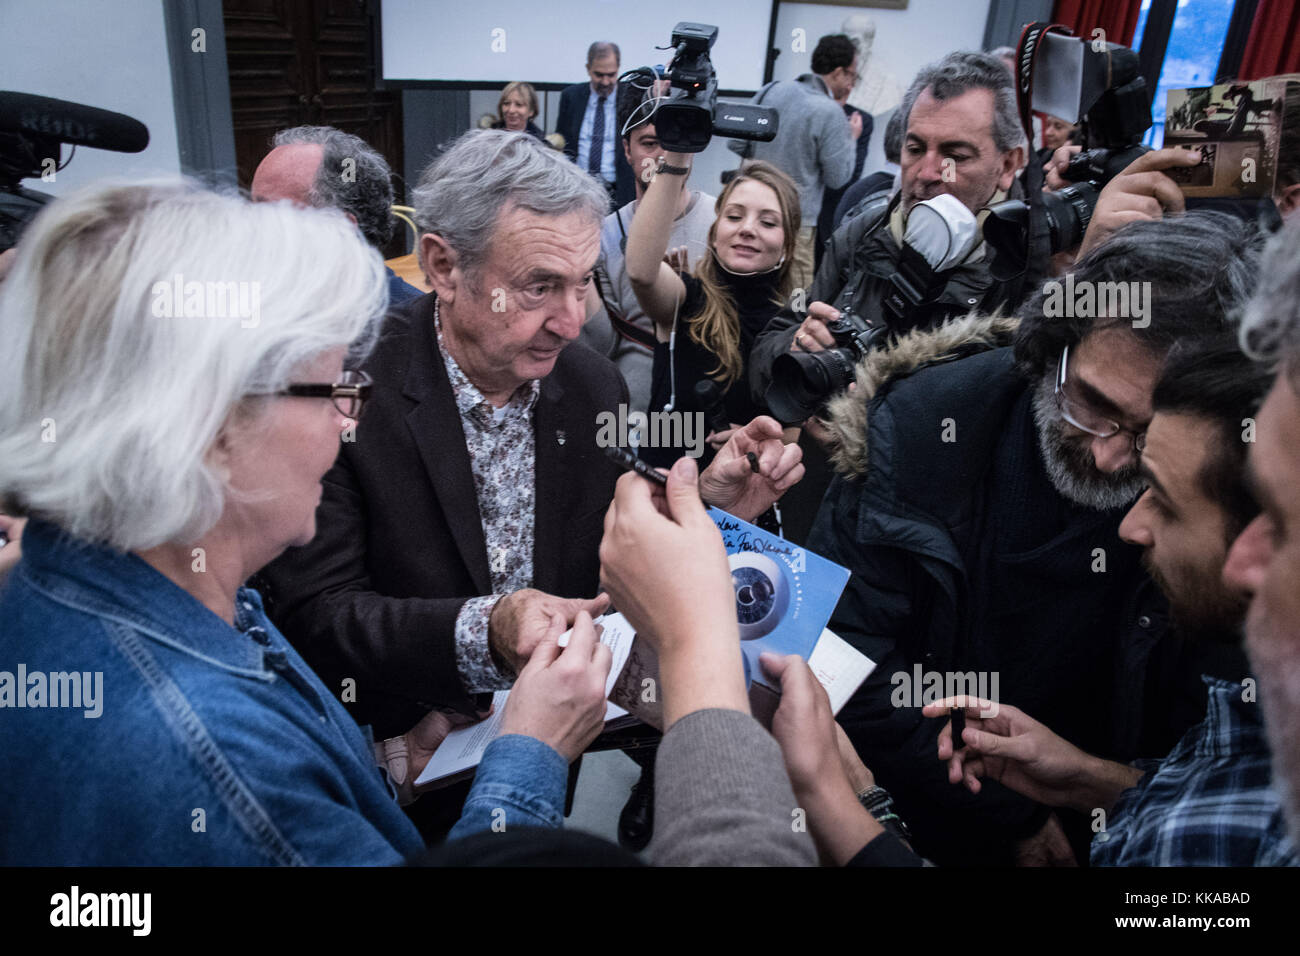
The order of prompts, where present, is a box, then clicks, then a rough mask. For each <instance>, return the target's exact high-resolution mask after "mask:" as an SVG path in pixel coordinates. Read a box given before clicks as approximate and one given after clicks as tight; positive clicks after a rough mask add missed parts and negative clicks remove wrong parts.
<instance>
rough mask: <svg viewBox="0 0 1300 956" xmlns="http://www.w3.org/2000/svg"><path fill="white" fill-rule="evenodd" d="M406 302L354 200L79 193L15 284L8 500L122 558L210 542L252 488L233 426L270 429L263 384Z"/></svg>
mask: <svg viewBox="0 0 1300 956" xmlns="http://www.w3.org/2000/svg"><path fill="white" fill-rule="evenodd" d="M232 286H237V287H238V288H239V289H241V290H243V291H241V292H239V293H238V298H239V300H240V302H241V305H240V306H235V305H234V301H233V299H232V298H227V297H228V296H232V297H233V296H235V295H236V293H235V292H233V291H228V290H229V289H230V288H231V287H232ZM218 287H220V288H221V293H220V295H221V298H220V299H219V300H218V299H217V298H216V296H215V295H214V290H215V289H217V288H218ZM191 289H193V290H194V291H193V292H192V291H191ZM181 290H183V292H184V297H183V302H181V301H178V300H179V299H181V295H180V292H181ZM205 291H206V296H205V294H204V293H205ZM192 296H193V297H192ZM205 300H206V304H205ZM387 302H388V285H387V278H386V276H385V274H384V269H383V263H382V262H381V261H380V258H379V254H378V253H377V252H376V251H375V250H374V249H372V248H370V247H368V246H367V245H366V244H365V243H364V242H363V241H362V240H361V237H360V236H359V235H358V234H357V230H356V228H355V227H354V226H353V225H352V223H351V222H349V221H348V220H347V218H346V217H344V216H343V215H342V214H341V213H339V212H337V211H335V210H323V209H306V208H301V207H295V206H293V205H291V204H289V203H252V202H248V201H247V200H246V199H242V198H240V197H239V196H236V195H224V194H219V193H216V192H211V191H208V190H206V189H204V188H202V187H201V186H199V185H198V184H196V183H194V182H191V181H186V180H179V179H166V180H151V181H144V182H132V183H122V182H107V183H97V184H95V185H93V186H90V187H87V188H85V189H82V190H80V191H78V192H75V193H71V194H69V195H66V196H63V197H60V198H59V199H57V200H55V201H54V202H52V203H50V204H49V205H48V206H46V207H45V208H44V209H43V210H42V211H41V213H40V214H39V215H38V216H37V217H36V219H35V220H33V222H32V224H31V226H30V227H29V228H28V229H27V231H26V232H25V233H24V235H23V242H22V244H21V245H20V246H19V247H18V254H17V257H16V259H15V261H14V265H13V269H12V271H11V272H10V273H9V276H8V277H7V278H6V280H5V282H4V283H3V285H0V341H3V342H4V343H5V347H4V348H3V349H0V505H3V507H4V508H6V509H9V510H13V511H14V512H16V513H19V514H28V515H32V516H35V517H39V518H42V519H44V520H47V521H50V522H52V523H54V524H56V525H58V526H59V527H60V528H62V529H63V530H64V531H66V532H68V533H69V534H71V535H72V536H73V537H76V538H79V539H81V540H86V541H93V542H98V543H102V544H107V545H109V546H111V547H114V548H117V549H118V550H121V551H139V550H143V549H147V548H152V547H156V546H158V545H161V544H165V543H184V544H188V543H192V542H194V541H196V540H198V539H199V538H201V537H202V536H203V535H204V534H205V533H206V532H207V531H208V530H209V529H211V528H212V526H213V525H214V524H216V522H217V521H218V520H219V519H220V517H221V515H222V512H223V510H224V509H225V507H226V504H227V502H228V501H231V500H235V496H236V495H238V494H240V492H239V491H238V490H236V489H233V488H231V487H229V485H228V483H227V476H225V475H223V474H222V473H221V471H220V466H219V464H218V463H217V462H215V461H214V460H213V459H212V457H211V456H210V454H209V452H210V451H211V450H212V448H213V447H214V446H215V444H216V442H217V440H218V437H219V436H222V435H225V436H227V438H228V440H230V441H235V442H238V441H240V440H242V439H243V438H245V437H246V436H248V435H249V434H251V433H252V431H251V430H253V429H256V428H258V427H259V426H261V425H263V424H264V421H265V419H264V418H263V414H264V413H265V412H266V411H267V410H268V409H269V407H271V405H272V404H273V401H274V400H269V399H267V398H264V397H263V398H255V397H254V396H265V395H268V394H272V393H275V392H277V391H279V390H280V389H282V388H284V387H285V386H286V385H287V384H288V383H289V382H290V381H292V379H293V377H294V376H295V375H300V374H301V370H302V367H303V365H304V364H306V363H309V362H312V361H314V360H318V359H319V357H320V356H321V355H322V354H323V353H326V352H329V351H331V350H333V349H336V348H340V347H344V346H347V345H349V344H350V343H351V344H352V345H353V346H354V347H355V348H356V349H357V350H358V353H363V352H364V351H365V350H366V349H368V347H369V343H370V342H371V341H373V335H374V328H375V320H376V319H377V318H378V317H379V316H381V315H382V314H383V312H384V309H385V308H386V306H387ZM245 304H252V305H253V308H252V310H251V311H250V312H248V313H247V314H245V312H244V308H243V306H244V305H245ZM245 319H251V320H252V321H245Z"/></svg>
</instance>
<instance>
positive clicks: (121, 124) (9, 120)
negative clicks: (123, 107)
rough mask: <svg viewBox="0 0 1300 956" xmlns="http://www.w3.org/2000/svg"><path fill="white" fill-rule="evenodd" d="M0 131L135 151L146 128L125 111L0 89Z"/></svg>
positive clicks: (143, 142)
mask: <svg viewBox="0 0 1300 956" xmlns="http://www.w3.org/2000/svg"><path fill="white" fill-rule="evenodd" d="M0 132H14V133H26V134H28V135H30V136H40V137H45V138H47V139H57V140H58V141H59V142H62V143H68V144H69V145H73V146H93V147H95V148H96V149H110V150H113V151H114V152H117V153H138V152H140V151H141V150H142V149H144V148H145V147H146V146H148V145H149V129H148V127H146V126H145V125H144V124H143V123H141V122H140V121H139V120H138V119H132V118H131V117H130V116H127V115H126V114H125V113H114V112H113V111H112V110H101V109H99V108H98V107H94V106H84V105H82V104H81V103H70V102H68V101H67V100H56V99H54V98H53V97H49V96H36V95H35V94H33V93H13V92H10V91H0Z"/></svg>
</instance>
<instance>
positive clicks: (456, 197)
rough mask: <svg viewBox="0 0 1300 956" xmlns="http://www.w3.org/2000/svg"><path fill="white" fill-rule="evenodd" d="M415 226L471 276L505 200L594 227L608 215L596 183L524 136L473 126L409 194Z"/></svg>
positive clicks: (484, 253) (605, 195) (600, 186)
mask: <svg viewBox="0 0 1300 956" xmlns="http://www.w3.org/2000/svg"><path fill="white" fill-rule="evenodd" d="M412 205H414V207H415V223H416V225H417V226H418V227H419V230H420V232H421V233H426V232H429V233H434V234H435V235H438V236H441V237H442V238H443V239H444V240H446V242H447V244H448V245H449V246H451V248H452V249H454V250H455V252H456V256H457V258H458V260H459V262H460V265H461V268H462V269H464V271H465V272H466V273H468V274H469V275H471V276H473V275H474V274H476V273H477V272H478V270H479V269H480V268H481V267H482V265H483V263H484V262H485V261H486V260H487V257H488V251H489V248H490V246H491V243H492V234H493V233H494V232H495V231H496V224H497V218H498V217H499V216H500V215H501V211H502V210H503V209H505V208H506V206H508V205H513V206H515V207H518V208H520V209H526V210H528V211H529V212H533V213H536V214H537V215H539V216H564V215H568V214H569V213H578V214H580V215H583V216H585V217H587V218H589V219H590V220H591V221H592V222H593V223H596V224H597V225H599V223H600V222H601V220H603V219H604V218H605V215H606V213H608V212H609V194H608V193H607V192H606V191H605V187H604V185H603V184H601V183H598V182H597V181H596V180H595V179H593V178H592V177H591V176H589V175H588V174H587V173H585V172H583V171H582V170H581V169H579V168H578V167H577V166H575V165H574V164H573V163H571V162H569V160H568V159H567V158H566V157H565V156H564V154H563V153H560V152H558V151H556V150H553V149H551V148H549V147H548V146H546V144H544V143H540V142H538V141H537V139H536V138H535V137H533V136H532V135H530V134H528V133H508V132H506V131H505V130H495V129H477V130H471V131H470V132H468V133H465V134H464V135H463V136H461V137H460V138H458V139H457V140H455V142H453V143H452V144H451V145H450V146H448V147H447V150H446V152H444V153H443V154H442V155H441V156H439V157H438V158H437V159H435V160H434V161H433V162H432V163H431V164H430V165H429V168H428V169H426V170H425V171H424V173H423V174H422V175H421V176H420V182H419V184H418V185H417V186H416V187H415V192H414V193H413V194H412Z"/></svg>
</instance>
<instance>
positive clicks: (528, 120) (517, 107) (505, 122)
mask: <svg viewBox="0 0 1300 956" xmlns="http://www.w3.org/2000/svg"><path fill="white" fill-rule="evenodd" d="M540 112H541V108H540V106H539V104H538V102H537V91H536V90H535V89H533V85H532V84H531V83H523V82H520V81H515V82H513V83H507V84H506V88H505V89H504V90H502V91H501V99H500V100H498V101H497V115H498V116H499V117H500V119H498V120H497V121H496V122H495V123H493V124H492V128H493V129H503V130H505V131H506V132H508V133H523V132H528V133H532V134H533V135H534V136H536V137H537V138H538V139H540V140H542V141H543V142H544V141H545V136H544V135H543V133H542V129H541V127H540V126H538V125H537V124H536V123H534V122H533V120H534V119H536V117H537V114H538V113H540Z"/></svg>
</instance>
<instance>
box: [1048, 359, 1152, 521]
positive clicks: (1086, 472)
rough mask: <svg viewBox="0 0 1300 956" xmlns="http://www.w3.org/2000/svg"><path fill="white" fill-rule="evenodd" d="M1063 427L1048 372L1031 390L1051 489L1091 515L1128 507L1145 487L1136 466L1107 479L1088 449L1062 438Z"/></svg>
mask: <svg viewBox="0 0 1300 956" xmlns="http://www.w3.org/2000/svg"><path fill="white" fill-rule="evenodd" d="M1067 424H1068V423H1067V422H1066V421H1065V419H1064V418H1062V417H1061V410H1060V409H1059V408H1057V406H1056V374H1055V372H1051V373H1049V374H1047V375H1045V376H1043V378H1042V379H1041V380H1040V381H1039V383H1038V385H1037V387H1036V388H1035V389H1034V425H1035V427H1036V428H1037V430H1038V447H1039V449H1040V450H1041V451H1042V453H1043V464H1044V465H1045V466H1046V468H1047V477H1048V478H1049V479H1050V480H1051V482H1052V487H1053V488H1055V489H1056V491H1057V493H1058V494H1060V495H1061V496H1062V497H1063V498H1065V499H1066V500H1067V501H1072V502H1074V503H1075V504H1076V505H1082V506H1083V507H1085V508H1091V509H1092V510H1093V511H1110V510H1112V509H1114V508H1122V507H1124V506H1125V505H1129V504H1132V503H1133V501H1134V500H1135V499H1136V498H1137V496H1138V495H1139V494H1141V493H1142V490H1143V489H1144V488H1145V487H1146V482H1145V481H1143V479H1142V475H1141V473H1140V472H1139V471H1138V466H1137V462H1134V463H1133V464H1131V465H1125V466H1124V467H1123V468H1121V469H1119V470H1118V471H1116V472H1112V473H1111V474H1109V475H1108V474H1106V473H1104V472H1101V471H1098V470H1097V465H1096V463H1095V462H1094V461H1093V457H1092V452H1090V451H1089V450H1088V446H1087V445H1086V444H1081V443H1080V442H1079V441H1078V440H1076V439H1073V438H1071V437H1070V436H1069V435H1067V434H1066V432H1065V429H1066V427H1067Z"/></svg>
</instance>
